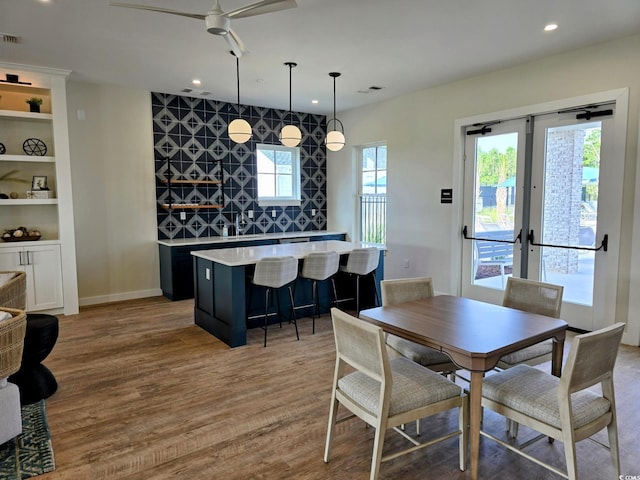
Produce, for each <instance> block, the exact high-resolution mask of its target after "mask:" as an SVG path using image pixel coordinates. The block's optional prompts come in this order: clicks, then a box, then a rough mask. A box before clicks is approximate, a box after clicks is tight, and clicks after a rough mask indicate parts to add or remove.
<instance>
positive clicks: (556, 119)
mask: <svg viewBox="0 0 640 480" xmlns="http://www.w3.org/2000/svg"><path fill="white" fill-rule="evenodd" d="M622 97H623V98H620V95H618V96H617V97H616V98H610V99H608V100H601V101H599V102H587V103H580V104H577V103H574V104H569V105H565V106H562V107H560V108H558V109H557V110H555V111H550V110H546V111H544V110H543V111H540V110H536V108H535V107H531V110H530V111H531V112H533V113H531V114H527V115H521V116H518V117H514V118H510V119H506V120H505V119H504V117H502V118H501V117H499V116H496V117H494V118H490V119H487V120H485V121H483V122H474V123H469V124H461V125H460V126H461V133H462V134H463V135H464V140H463V143H462V151H463V158H464V159H465V162H464V168H463V172H462V173H463V175H462V178H463V210H462V226H461V230H462V238H461V256H460V263H461V269H460V271H461V275H460V291H461V294H462V295H463V296H466V297H471V298H476V299H479V300H483V301H488V302H491V303H500V302H501V301H502V296H503V292H504V285H505V283H506V279H507V278H508V277H509V276H515V277H521V278H529V279H532V280H538V281H542V282H547V283H554V284H558V285H563V287H564V295H563V306H562V314H561V316H562V318H563V319H565V320H567V322H569V324H570V325H571V326H572V327H574V328H577V329H580V330H585V331H590V330H594V329H596V328H600V326H604V325H606V324H609V323H613V321H614V318H615V292H616V290H617V270H618V268H617V264H618V243H619V237H620V235H619V234H620V226H621V225H620V223H621V222H620V216H621V211H620V208H619V207H620V204H621V198H622V197H621V195H622V192H621V190H622V189H621V186H622V182H623V176H622V175H623V163H624V145H625V143H624V134H625V132H624V131H623V132H622V139H620V131H619V127H620V126H619V125H618V124H617V123H616V122H619V121H620V119H621V117H620V115H619V114H620V113H621V112H618V110H619V103H620V100H624V99H625V98H626V97H625V96H624V95H622ZM624 105H625V106H624V107H623V108H622V110H624V111H625V112H626V102H625V103H624ZM625 118H626V113H625ZM625 131H626V125H625ZM619 142H621V147H620V143H619ZM620 151H622V153H620Z"/></svg>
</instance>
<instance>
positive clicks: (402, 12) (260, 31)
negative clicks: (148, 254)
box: [0, 0, 640, 113]
mask: <svg viewBox="0 0 640 480" xmlns="http://www.w3.org/2000/svg"><path fill="white" fill-rule="evenodd" d="M121 1H126V0H121ZM253 1H254V0H221V5H222V8H223V10H224V11H229V10H233V9H235V8H238V7H241V6H243V5H246V4H248V3H253ZM297 1H298V8H295V9H291V10H285V11H281V12H277V13H270V14H266V15H260V16H255V17H249V18H240V19H235V20H233V21H232V28H233V29H234V31H235V32H236V33H237V34H238V36H239V37H240V38H241V39H242V40H243V41H244V43H245V45H246V47H247V49H248V50H249V53H248V54H247V55H245V56H243V57H242V58H241V60H240V81H241V82H240V94H241V99H240V100H241V103H243V104H252V105H260V106H265V107H273V108H281V109H288V107H289V91H288V89H289V71H288V67H286V66H284V62H287V61H293V62H297V63H298V67H297V68H295V69H294V70H293V110H295V111H304V112H311V113H330V112H331V110H332V108H333V100H332V92H333V80H332V79H331V78H330V77H329V76H328V73H329V72H331V71H338V72H341V73H342V76H341V77H340V78H338V79H337V83H336V89H337V109H338V111H341V110H346V109H350V108H354V107H358V106H361V105H364V104H368V103H373V102H378V101H381V100H384V99H388V98H392V97H396V96H399V95H403V94H406V93H409V92H412V91H416V90H420V89H423V88H427V87H432V86H435V85H439V84H443V83H448V82H451V81H455V80H459V79H462V78H466V77H470V76H473V75H477V74H480V73H483V72H488V71H492V70H496V69H500V68H504V67H509V66H512V65H516V64H520V63H524V62H528V61H531V60H534V59H537V58H541V57H545V56H548V55H552V54H556V53H560V52H564V51H568V50H572V49H576V48H580V47H583V46H587V45H591V44H595V43H600V42H603V41H606V40H610V39H613V38H617V37H622V36H626V35H631V34H634V33H638V32H640V0H606V1H603V0H297ZM131 3H138V4H145V5H153V6H158V7H164V8H171V9H174V10H183V11H188V12H190V13H200V14H204V13H206V12H207V11H209V10H210V9H211V7H212V5H213V3H214V1H213V0H181V1H178V0H174V1H171V0H132V1H131ZM550 22H556V23H558V25H559V28H558V29H557V30H556V31H555V32H552V33H545V32H543V27H544V26H545V25H546V24H547V23H550ZM0 32H1V33H9V34H13V35H18V36H19V37H20V43H19V44H7V43H0V61H5V62H14V63H22V64H29V65H40V66H47V67H55V68H63V69H68V70H72V72H73V73H72V76H71V78H72V79H73V80H78V81H88V82H98V83H107V84H115V85H122V86H127V87H134V88H142V89H145V90H150V91H159V92H167V93H178V92H179V91H180V90H181V89H183V88H192V87H193V85H191V80H192V79H193V78H199V79H201V80H202V86H201V87H199V88H200V89H201V90H206V91H209V92H212V95H209V96H207V97H206V98H212V99H216V100H223V101H228V102H234V103H235V101H236V95H237V94H236V78H235V57H233V56H231V55H230V54H229V48H228V46H227V43H226V42H225V41H224V40H223V38H222V37H217V36H213V35H211V34H209V33H207V32H206V30H205V27H204V23H203V22H201V21H199V20H194V19H190V18H184V17H178V16H173V15H166V14H161V13H155V12H148V11H139V10H130V9H125V8H118V7H112V6H109V1H108V0H50V1H48V2H43V1H41V0H0ZM0 76H2V77H4V72H0ZM371 86H380V87H384V88H383V89H382V90H380V91H377V92H370V93H359V92H358V91H359V90H361V91H365V92H368V91H369V87H371ZM314 98H315V99H318V100H319V101H320V103H319V104H318V105H312V104H311V100H312V99H314Z"/></svg>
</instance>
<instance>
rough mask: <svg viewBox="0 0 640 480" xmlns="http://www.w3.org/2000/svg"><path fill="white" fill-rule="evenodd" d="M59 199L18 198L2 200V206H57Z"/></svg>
mask: <svg viewBox="0 0 640 480" xmlns="http://www.w3.org/2000/svg"><path fill="white" fill-rule="evenodd" d="M57 204H58V199H57V198H16V199H12V198H9V199H0V205H57Z"/></svg>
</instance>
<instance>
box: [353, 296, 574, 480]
mask: <svg viewBox="0 0 640 480" xmlns="http://www.w3.org/2000/svg"><path fill="white" fill-rule="evenodd" d="M360 318H361V319H362V320H365V321H367V322H370V323H372V324H374V325H378V326H379V327H381V328H382V329H383V330H384V331H385V332H388V333H392V334H394V335H397V336H399V337H402V338H405V339H407V340H411V341H413V342H416V343H419V344H421V345H426V346H428V347H431V348H435V349H436V350H439V351H441V352H444V353H446V354H447V355H449V356H450V357H451V359H452V360H453V362H454V363H455V364H456V365H457V366H459V367H460V368H462V369H465V370H468V371H469V372H470V373H471V382H470V387H469V394H470V415H469V417H470V418H469V420H470V421H469V424H470V425H469V438H470V457H471V465H470V478H471V479H472V480H475V479H477V478H478V460H479V451H480V424H481V421H482V381H483V377H484V374H485V372H487V371H489V370H491V369H493V368H494V367H495V366H496V364H497V363H498V360H499V359H500V357H502V356H503V355H505V354H507V353H511V352H514V351H517V350H520V349H522V348H524V347H528V346H530V345H535V344H536V343H539V342H542V341H544V340H547V339H553V353H552V367H551V373H553V374H554V375H556V376H560V371H561V369H562V354H563V350H564V339H565V335H566V330H567V326H568V325H567V322H565V321H564V320H560V319H555V318H551V317H547V316H544V315H538V314H535V313H529V312H524V311H522V310H516V309H513V308H508V307H503V306H500V305H494V304H490V303H485V302H480V301H477V300H472V299H469V298H464V297H456V296H451V295H436V296H434V297H431V298H427V299H423V300H417V301H414V302H408V303H402V304H397V305H391V306H385V307H376V308H370V309H367V310H362V311H361V312H360Z"/></svg>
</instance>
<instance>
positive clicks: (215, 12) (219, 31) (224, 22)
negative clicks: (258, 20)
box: [110, 0, 298, 57]
mask: <svg viewBox="0 0 640 480" xmlns="http://www.w3.org/2000/svg"><path fill="white" fill-rule="evenodd" d="M110 5H111V6H114V7H126V8H135V9H137V10H149V11H151V12H160V13H169V14H171V15H179V16H181V17H188V18H195V19H198V20H204V21H205V24H206V27H207V32H209V33H212V34H214V35H222V36H223V37H224V39H225V40H226V41H227V43H228V44H229V46H230V47H231V50H233V53H234V55H235V56H236V57H241V56H242V55H243V54H244V53H246V49H245V47H244V44H243V43H242V40H240V38H239V37H238V35H236V33H235V32H234V31H233V30H232V29H231V19H232V18H245V17H253V16H255V15H262V14H265V13H272V12H279V11H280V10H287V9H289V8H295V7H297V6H298V4H297V3H296V0H261V1H259V2H255V3H251V4H249V5H245V6H244V7H240V8H236V9H235V10H231V11H229V12H224V11H223V10H222V8H221V7H220V0H216V4H215V5H214V6H213V8H212V9H211V10H210V11H209V12H207V13H206V14H204V15H202V14H198V13H188V12H180V11H178V10H169V9H167V8H160V7H152V6H150V5H134V4H131V3H118V2H111V4H110Z"/></svg>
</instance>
